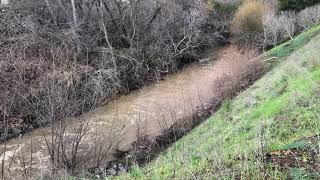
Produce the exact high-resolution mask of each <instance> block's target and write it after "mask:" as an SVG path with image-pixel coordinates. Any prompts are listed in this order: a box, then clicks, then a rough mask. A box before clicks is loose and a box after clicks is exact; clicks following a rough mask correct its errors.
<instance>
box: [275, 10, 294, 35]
mask: <svg viewBox="0 0 320 180" xmlns="http://www.w3.org/2000/svg"><path fill="white" fill-rule="evenodd" d="M278 21H279V23H280V24H281V27H282V29H283V30H284V31H285V32H286V34H287V35H288V36H289V38H290V39H292V38H293V36H294V34H295V32H296V14H295V13H294V12H293V11H286V12H282V13H281V15H280V16H279V19H278Z"/></svg>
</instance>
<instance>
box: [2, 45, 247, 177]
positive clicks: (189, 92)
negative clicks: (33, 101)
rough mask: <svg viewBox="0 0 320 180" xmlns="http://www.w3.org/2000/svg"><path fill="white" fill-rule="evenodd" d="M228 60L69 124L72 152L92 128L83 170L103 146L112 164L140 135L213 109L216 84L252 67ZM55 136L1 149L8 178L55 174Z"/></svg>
mask: <svg viewBox="0 0 320 180" xmlns="http://www.w3.org/2000/svg"><path fill="white" fill-rule="evenodd" d="M228 59H229V60H225V59H221V58H219V57H218V55H217V52H216V51H213V52H211V53H210V54H208V58H204V59H202V60H201V61H200V62H201V63H198V64H194V65H191V66H189V67H186V68H185V69H184V70H182V71H181V72H179V73H177V74H175V75H172V76H169V77H168V78H166V80H164V81H161V82H159V83H157V84H154V85H151V86H148V87H145V88H143V89H140V90H137V91H134V92H131V93H130V94H128V95H125V96H123V97H120V98H119V99H118V100H115V101H113V102H111V103H109V104H108V105H106V106H104V107H100V108H97V109H96V110H95V111H94V112H90V113H88V114H86V115H84V116H82V117H81V118H73V119H68V120H67V121H66V125H64V126H63V127H66V132H65V133H64V135H65V137H66V138H65V144H66V145H67V148H71V144H72V143H71V141H72V139H73V138H75V137H76V136H75V135H76V133H75V132H76V130H77V129H78V127H79V125H80V124H81V123H80V122H84V121H85V122H88V123H89V125H88V127H89V128H88V132H87V133H86V134H85V135H84V138H83V140H82V141H81V143H80V146H79V154H78V158H79V161H81V162H82V163H80V165H79V168H80V169H86V168H88V167H90V166H93V165H94V164H95V162H96V161H95V160H96V156H97V154H98V153H99V152H98V151H97V149H99V148H100V147H102V148H108V149H109V151H108V153H109V154H107V156H108V157H109V158H107V160H106V161H112V160H114V159H115V158H116V157H114V156H113V154H114V153H115V152H116V151H128V150H129V149H130V148H131V144H132V143H133V142H134V141H135V140H136V139H137V133H139V134H140V135H148V136H151V137H154V136H157V135H160V134H161V132H162V130H163V129H164V128H167V127H170V126H171V125H172V124H173V123H174V122H176V121H179V120H181V119H183V118H185V117H188V116H189V115H191V114H193V113H195V111H197V110H198V107H201V106H207V105H208V103H209V102H210V100H211V99H212V98H213V97H214V96H215V94H216V93H215V92H214V91H213V87H214V81H215V80H217V79H218V78H219V77H221V76H223V75H225V74H232V72H237V71H238V70H239V69H241V68H243V66H246V65H248V62H247V61H248V60H247V59H243V60H241V59H237V58H236V57H234V58H228ZM51 131H52V129H51V128H49V127H47V128H40V129H36V130H33V131H32V132H30V133H28V134H27V135H25V136H23V137H20V138H16V139H12V140H10V141H8V142H7V143H6V144H1V145H0V152H1V154H2V156H1V157H0V162H3V163H4V167H5V168H4V171H5V172H6V176H9V177H17V179H23V174H28V176H30V174H31V173H32V176H42V175H43V174H46V173H48V172H50V171H51V170H52V169H53V167H52V166H51V163H50V156H49V154H48V149H47V144H46V142H49V143H50V140H51V139H52V137H51V136H50V134H51ZM44 135H45V137H46V138H44ZM45 139H47V141H46V140H45ZM97 145H99V147H97ZM68 153H70V152H68ZM67 155H68V154H67ZM83 162H85V163H83Z"/></svg>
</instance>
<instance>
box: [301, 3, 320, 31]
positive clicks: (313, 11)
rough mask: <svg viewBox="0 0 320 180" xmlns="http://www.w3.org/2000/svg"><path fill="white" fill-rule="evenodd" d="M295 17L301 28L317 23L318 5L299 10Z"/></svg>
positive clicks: (318, 18)
mask: <svg viewBox="0 0 320 180" xmlns="http://www.w3.org/2000/svg"><path fill="white" fill-rule="evenodd" d="M297 18H298V20H297V24H298V25H299V26H300V27H301V28H303V29H308V28H310V27H311V26H313V25H316V24H319V23H320V5H316V6H312V7H308V8H306V9H304V10H302V11H300V12H299V14H298V16H297Z"/></svg>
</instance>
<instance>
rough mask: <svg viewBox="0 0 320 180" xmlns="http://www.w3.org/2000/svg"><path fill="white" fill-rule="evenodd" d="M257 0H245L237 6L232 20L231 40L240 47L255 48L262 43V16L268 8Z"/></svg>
mask: <svg viewBox="0 0 320 180" xmlns="http://www.w3.org/2000/svg"><path fill="white" fill-rule="evenodd" d="M267 7H268V6H266V4H265V3H264V2H263V1H259V0H246V1H244V2H243V3H242V4H241V5H240V6H239V8H238V10H237V12H236V13H235V15H234V19H233V21H232V26H231V31H232V34H233V38H232V40H233V42H234V43H235V44H237V45H238V46H241V47H244V48H245V47H247V48H252V47H254V48H257V47H261V46H262V44H263V35H262V32H263V16H264V14H265V13H266V11H267V10H268V8H267Z"/></svg>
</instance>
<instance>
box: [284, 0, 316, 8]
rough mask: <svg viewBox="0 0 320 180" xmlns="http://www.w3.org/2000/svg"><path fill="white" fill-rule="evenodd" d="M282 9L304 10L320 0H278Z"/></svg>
mask: <svg viewBox="0 0 320 180" xmlns="http://www.w3.org/2000/svg"><path fill="white" fill-rule="evenodd" d="M278 1H279V8H280V10H298V11H300V10H302V9H304V8H306V7H309V6H313V5H315V4H316V3H320V0H278Z"/></svg>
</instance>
